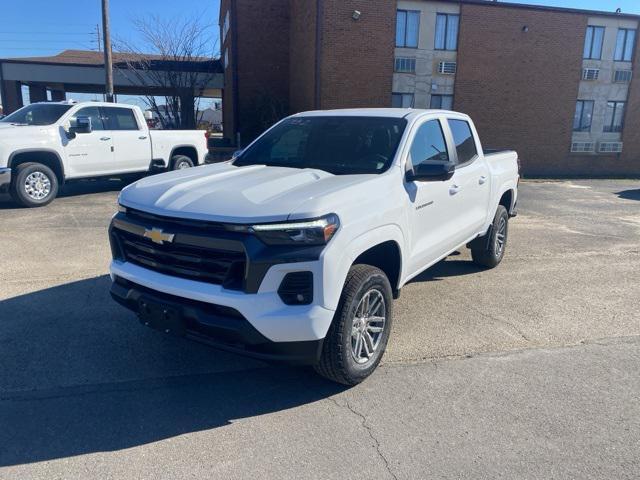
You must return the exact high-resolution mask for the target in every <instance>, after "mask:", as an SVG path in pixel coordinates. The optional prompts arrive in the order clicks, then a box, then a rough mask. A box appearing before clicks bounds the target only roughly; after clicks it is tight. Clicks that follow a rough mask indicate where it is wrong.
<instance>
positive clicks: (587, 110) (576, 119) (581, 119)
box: [573, 100, 593, 132]
mask: <svg viewBox="0 0 640 480" xmlns="http://www.w3.org/2000/svg"><path fill="white" fill-rule="evenodd" d="M592 117H593V100H578V101H577V102H576V113H575V115H574V116H573V131H574V132H590V131H591V119H592Z"/></svg>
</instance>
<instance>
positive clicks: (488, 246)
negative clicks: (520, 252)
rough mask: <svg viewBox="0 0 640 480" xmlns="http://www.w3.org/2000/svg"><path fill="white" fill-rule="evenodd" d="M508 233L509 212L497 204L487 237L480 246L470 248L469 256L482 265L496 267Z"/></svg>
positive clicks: (505, 244) (502, 252)
mask: <svg viewBox="0 0 640 480" xmlns="http://www.w3.org/2000/svg"><path fill="white" fill-rule="evenodd" d="M508 233H509V214H508V213H507V209H506V208H504V206H502V205H498V210H497V211H496V215H495V217H493V223H492V224H491V229H490V232H489V233H488V235H489V238H487V239H486V241H484V242H481V243H480V244H481V245H482V248H472V249H471V258H473V261H474V262H475V263H476V264H478V265H481V266H483V267H488V268H493V267H496V266H497V265H498V264H499V263H500V262H501V261H502V257H504V250H505V248H506V247H507V236H508Z"/></svg>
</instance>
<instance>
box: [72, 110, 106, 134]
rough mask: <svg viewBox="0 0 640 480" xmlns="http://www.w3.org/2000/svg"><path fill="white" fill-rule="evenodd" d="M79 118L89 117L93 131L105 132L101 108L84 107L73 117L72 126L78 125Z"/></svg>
mask: <svg viewBox="0 0 640 480" xmlns="http://www.w3.org/2000/svg"><path fill="white" fill-rule="evenodd" d="M78 117H89V118H90V119H91V130H104V129H105V128H104V123H103V121H102V115H101V114H100V107H84V108H81V109H80V110H78V111H77V112H76V113H75V114H74V115H73V117H71V119H70V120H71V125H75V124H76V119H77V118H78Z"/></svg>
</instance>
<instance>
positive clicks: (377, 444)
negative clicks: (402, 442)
mask: <svg viewBox="0 0 640 480" xmlns="http://www.w3.org/2000/svg"><path fill="white" fill-rule="evenodd" d="M327 400H330V401H331V402H332V403H334V404H335V405H336V406H337V407H338V408H343V409H347V410H349V411H350V412H351V413H353V414H354V415H356V416H357V417H358V418H360V420H361V425H362V427H364V429H365V430H366V431H367V433H368V434H369V437H370V438H371V440H373V442H374V446H375V448H376V452H377V453H378V457H380V459H381V460H382V462H383V463H384V467H385V470H386V471H387V473H388V474H389V475H391V478H393V479H394V480H398V477H397V476H396V474H395V473H393V471H392V470H391V466H390V465H389V460H388V459H387V457H386V456H385V455H384V453H382V450H381V448H380V441H379V440H378V439H377V438H376V437H375V435H374V434H373V429H372V427H371V425H369V424H368V423H367V417H365V416H364V415H363V414H362V413H360V412H359V411H357V410H356V409H355V408H353V407H352V406H351V404H350V403H349V400H347V399H345V405H341V404H340V403H338V401H337V400H336V399H335V398H333V397H327Z"/></svg>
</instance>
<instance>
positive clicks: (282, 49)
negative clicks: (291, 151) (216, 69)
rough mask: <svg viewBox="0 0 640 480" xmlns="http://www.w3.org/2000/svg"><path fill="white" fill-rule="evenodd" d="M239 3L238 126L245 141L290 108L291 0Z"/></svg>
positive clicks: (245, 1) (237, 14)
mask: <svg viewBox="0 0 640 480" xmlns="http://www.w3.org/2000/svg"><path fill="white" fill-rule="evenodd" d="M232 1H234V2H235V4H236V21H235V26H236V28H237V36H236V37H234V38H235V39H237V42H238V44H237V59H236V60H237V76H238V110H237V112H236V115H237V116H238V128H239V131H240V135H241V138H242V143H243V145H246V144H247V143H248V142H249V141H250V140H252V139H253V138H255V136H257V135H258V134H260V133H261V132H262V131H263V130H264V129H265V128H267V127H268V126H270V125H271V124H272V123H273V122H274V121H276V120H278V119H279V118H278V117H281V116H283V115H285V114H286V113H287V112H288V103H289V0H232Z"/></svg>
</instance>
